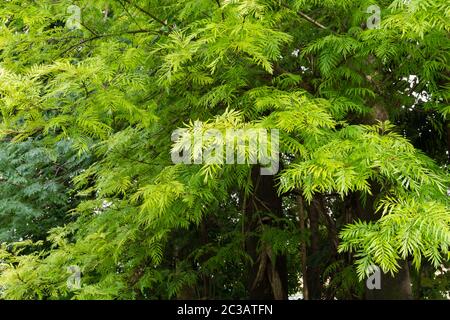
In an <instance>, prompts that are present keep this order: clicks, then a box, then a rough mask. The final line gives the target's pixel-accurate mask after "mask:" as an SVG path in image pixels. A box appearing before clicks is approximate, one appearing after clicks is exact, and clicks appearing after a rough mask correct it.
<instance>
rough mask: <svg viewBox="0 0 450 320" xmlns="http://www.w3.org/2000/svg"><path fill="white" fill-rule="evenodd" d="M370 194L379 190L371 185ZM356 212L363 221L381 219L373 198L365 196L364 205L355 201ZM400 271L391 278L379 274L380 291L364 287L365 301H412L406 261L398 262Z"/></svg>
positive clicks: (377, 192) (387, 275) (388, 275)
mask: <svg viewBox="0 0 450 320" xmlns="http://www.w3.org/2000/svg"><path fill="white" fill-rule="evenodd" d="M372 192H373V194H374V195H377V194H379V188H378V187H377V186H375V185H374V184H373V186H372ZM357 203H358V205H357V208H355V209H357V211H358V212H359V213H360V215H359V218H360V219H361V220H363V221H376V220H378V219H380V218H381V215H380V214H379V213H376V212H375V208H374V206H375V197H374V196H367V201H366V203H362V201H361V200H359V201H357ZM399 264H400V270H399V271H398V272H397V273H396V274H394V277H392V276H391V275H390V274H385V273H383V272H382V274H381V289H373V290H369V289H367V287H366V294H365V297H366V299H369V300H409V299H412V286H411V277H410V273H409V265H408V262H407V261H404V260H403V261H399Z"/></svg>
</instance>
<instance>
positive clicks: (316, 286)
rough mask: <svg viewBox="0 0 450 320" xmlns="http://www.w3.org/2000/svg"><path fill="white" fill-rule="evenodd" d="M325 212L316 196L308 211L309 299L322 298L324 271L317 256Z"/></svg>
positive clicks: (318, 197) (307, 275) (307, 276)
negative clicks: (321, 223) (322, 217)
mask: <svg viewBox="0 0 450 320" xmlns="http://www.w3.org/2000/svg"><path fill="white" fill-rule="evenodd" d="M322 210H323V204H322V198H321V197H320V196H315V197H314V199H313V201H312V202H311V205H310V207H309V210H308V217H309V231H310V232H311V237H310V245H309V247H308V252H309V255H308V263H307V274H306V279H307V284H308V293H309V298H310V299H312V300H318V299H320V298H321V297H322V283H321V274H322V270H321V269H320V267H319V265H318V264H317V261H318V259H316V258H317V255H318V253H319V249H320V248H319V242H320V235H319V218H320V215H321V211H322Z"/></svg>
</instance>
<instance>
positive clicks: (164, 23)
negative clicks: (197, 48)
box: [123, 0, 173, 31]
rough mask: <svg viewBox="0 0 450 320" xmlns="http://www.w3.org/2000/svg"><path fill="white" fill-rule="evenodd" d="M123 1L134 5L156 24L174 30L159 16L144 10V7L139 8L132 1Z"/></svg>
mask: <svg viewBox="0 0 450 320" xmlns="http://www.w3.org/2000/svg"><path fill="white" fill-rule="evenodd" d="M123 1H125V2H126V3H128V4H130V5H132V6H133V7H135V8H136V9H138V10H139V11H141V12H142V13H145V14H146V15H148V16H149V17H150V18H152V19H153V20H155V21H156V22H159V23H160V24H162V25H163V26H165V27H167V28H169V30H170V31H172V30H173V28H172V27H171V26H170V25H169V24H167V22H166V21H163V20H161V19H159V18H158V17H157V16H155V15H154V14H153V13H151V12H149V11H147V10H145V9H144V8H142V7H139V6H138V5H137V4H134V3H132V2H131V1H130V0H123Z"/></svg>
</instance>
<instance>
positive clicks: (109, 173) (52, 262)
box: [0, 0, 450, 299]
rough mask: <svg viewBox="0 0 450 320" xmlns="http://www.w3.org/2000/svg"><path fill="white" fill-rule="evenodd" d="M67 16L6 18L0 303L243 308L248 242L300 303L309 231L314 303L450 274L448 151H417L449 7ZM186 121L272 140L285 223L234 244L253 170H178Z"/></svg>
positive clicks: (154, 8) (232, 6) (271, 7)
mask: <svg viewBox="0 0 450 320" xmlns="http://www.w3.org/2000/svg"><path fill="white" fill-rule="evenodd" d="M73 2H74V3H72V1H69V0H60V1H53V0H41V1H31V0H13V1H5V2H4V3H2V5H0V112H1V122H0V132H1V133H2V137H3V142H2V144H1V145H0V174H1V176H0V178H1V181H0V195H1V198H2V199H1V201H0V211H1V213H0V232H1V233H0V241H1V242H2V243H3V244H2V247H1V249H0V297H1V298H5V299H137V298H139V299H172V298H222V299H228V298H245V297H247V296H248V295H249V291H251V286H249V284H248V274H249V266H250V265H252V264H253V263H257V262H258V263H261V261H262V260H261V259H259V260H258V261H253V260H254V259H253V260H252V257H251V256H250V254H249V253H248V252H247V251H246V241H247V240H248V238H250V237H257V238H258V248H257V249H258V252H259V253H263V254H261V256H260V257H266V256H267V257H268V258H267V259H269V260H271V259H272V260H273V261H275V260H276V259H278V258H279V257H281V256H284V257H286V259H287V264H286V265H287V274H288V281H289V288H288V289H289V293H295V292H298V291H299V290H301V288H302V285H301V284H300V283H299V281H298V279H299V278H300V277H301V276H305V275H304V274H303V271H304V270H302V268H301V263H300V262H301V259H305V257H302V256H301V255H300V249H299V248H300V246H301V244H302V243H303V244H305V245H306V246H308V250H309V246H310V238H311V237H312V236H314V234H316V235H317V236H318V239H319V242H320V246H319V248H316V249H314V250H316V252H313V253H312V254H311V256H310V257H308V263H311V264H312V265H314V266H316V267H318V268H319V269H320V270H321V274H320V277H321V280H322V288H323V290H322V292H321V294H322V297H323V298H344V299H348V298H361V297H362V291H363V290H362V289H361V280H362V279H363V278H364V277H365V275H366V273H367V272H368V267H369V266H370V265H371V264H377V265H379V266H380V267H381V268H382V270H383V271H384V272H386V273H387V272H391V273H395V272H397V271H398V270H399V266H400V263H399V261H401V260H410V261H411V262H412V265H413V266H414V267H415V268H417V269H419V268H430V266H432V267H433V268H432V269H430V270H434V268H438V269H439V268H440V269H442V268H445V266H448V259H449V257H450V256H449V246H450V204H449V200H448V195H447V189H448V188H449V182H450V181H449V176H448V172H447V170H448V169H447V167H446V164H445V163H444V162H445V156H443V155H445V151H446V150H445V146H443V145H445V143H444V144H433V146H434V145H436V147H433V148H431V149H432V151H430V152H428V151H429V150H423V151H421V150H419V149H418V148H417V146H418V145H419V146H421V143H422V145H423V144H425V145H426V144H427V143H428V141H435V140H436V141H437V140H439V141H443V140H444V139H445V133H446V132H447V130H450V129H449V128H448V120H447V119H448V116H449V114H450V111H449V110H450V109H449V108H450V105H449V103H448V98H449V92H450V91H449V89H450V85H449V82H448V80H449V75H450V67H449V66H450V65H449V59H450V56H449V54H450V51H449V49H450V48H449V47H450V41H449V38H448V35H449V33H448V32H449V31H450V24H449V21H450V7H449V5H448V1H446V0H411V1H409V3H408V4H405V3H404V1H402V0H395V1H387V0H386V1H384V0H383V1H379V2H378V5H379V6H380V7H381V9H382V12H381V17H382V20H381V25H380V28H378V29H368V28H367V26H366V21H367V19H368V17H369V16H370V14H368V13H367V12H366V9H367V8H368V7H369V6H370V5H373V4H375V2H374V1H365V0H327V1H316V0H293V1H279V0H216V1H213V0H182V1H180V0H176V1H175V0H165V1H156V0H146V1H144V0H102V1H88V0H80V1H73ZM72 4H76V5H77V6H79V7H80V8H81V17H82V20H81V23H80V29H77V28H75V29H73V30H70V29H69V28H67V27H66V26H65V23H66V21H67V19H68V18H69V16H70V13H68V12H67V8H68V7H69V6H70V5H72ZM412 79H416V80H412ZM405 115H407V116H409V115H415V116H416V117H415V118H414V119H415V120H414V121H416V122H415V123H414V122H412V123H411V122H407V121H405V120H404V119H405V117H406V116H405ZM422 115H423V116H422ZM411 118H413V117H412V116H411ZM195 121H202V122H203V124H204V130H206V129H211V128H215V129H218V130H220V131H222V132H224V131H225V130H226V129H257V128H267V129H275V128H276V129H279V130H280V152H281V160H282V171H281V172H279V173H278V174H277V175H276V176H275V177H274V179H276V183H277V187H278V190H277V191H278V193H279V196H280V197H282V200H283V208H282V217H279V216H275V215H274V214H273V213H272V212H258V215H260V217H263V216H270V217H271V219H272V221H273V223H272V224H271V225H265V224H263V223H261V224H260V225H258V227H257V228H255V229H254V230H251V231H248V230H245V226H246V223H247V222H246V221H245V219H244V217H245V214H244V212H245V210H246V206H247V205H248V203H247V202H246V201H247V200H248V199H249V198H251V196H252V194H254V192H255V189H256V186H255V185H254V184H253V183H252V176H251V172H252V168H251V166H250V165H225V164H222V165H218V164H196V165H183V164H177V165H174V164H173V163H172V162H171V158H170V152H171V151H172V150H180V148H181V146H182V145H183V142H186V141H183V140H182V139H181V140H179V141H175V142H172V141H171V134H172V132H173V131H174V130H176V129H178V128H185V129H187V132H193V131H194V130H195V128H194V122H195ZM446 121H447V122H446ZM419 122H420V126H419V125H418V123H419ZM423 122H426V123H425V124H426V125H425V124H424V123H423ZM430 123H431V124H430ZM416 127H417V130H416ZM424 127H426V128H432V129H433V131H430V132H432V133H435V132H436V134H435V136H433V137H428V136H427V139H429V140H426V141H425V142H424V141H419V142H420V143H419V142H418V140H417V139H418V138H417V137H416V134H418V133H417V132H418V131H419V130H424V129H423V128H424ZM405 128H407V129H405ZM430 130H431V129H430ZM420 135H422V132H420ZM416 138H417V139H416ZM449 139H450V135H449ZM227 143H229V141H228V142H227ZM247 156H248V157H251V156H252V155H247ZM87 158H89V159H92V163H90V164H89V165H87V164H86V159H87ZM443 159H444V160H443ZM4 183H6V184H4ZM21 186H22V187H21ZM297 197H300V198H304V199H305V200H306V201H305V208H304V209H305V211H306V213H311V212H312V211H313V208H314V203H315V201H318V200H317V199H322V200H320V201H322V205H323V207H324V210H323V212H322V215H321V216H320V218H319V227H318V228H317V230H313V229H312V227H311V223H310V221H309V222H307V224H306V229H305V230H302V229H301V228H300V227H299V221H298V219H299V218H298V217H299V214H298V212H301V210H303V208H302V205H299V203H298V202H297V201H296V199H297ZM75 199H76V200H75ZM355 199H356V200H355ZM79 200H80V202H79V203H78V201H79ZM352 201H358V203H359V204H360V205H358V206H356V205H355V206H351V207H350V209H349V208H348V204H349V203H352ZM267 211H270V210H267ZM370 211H374V212H371V213H370ZM306 213H305V214H306ZM368 213H369V215H370V214H372V216H373V217H375V216H376V214H378V215H379V217H378V218H377V219H375V218H374V219H365V220H364V219H362V218H361V217H363V216H367V214H368ZM306 216H307V214H306ZM309 219H310V218H309ZM307 220H308V218H307ZM45 233H48V237H47V241H49V242H50V243H51V245H50V246H46V245H45V244H43V243H41V242H32V241H28V240H33V241H35V240H41V239H43V237H44V236H43V235H44V234H45ZM338 234H339V238H338ZM310 236H311V237H310ZM330 239H331V240H332V241H331V242H332V245H334V244H333V243H334V241H335V242H336V247H335V248H333V249H330V245H329V242H330ZM22 240H23V241H22ZM337 242H339V243H337ZM330 250H331V251H333V252H331V251H330ZM311 251H313V249H312V248H311ZM334 251H335V252H334ZM266 253H267V255H266ZM74 265H77V266H79V267H80V268H81V271H82V286H81V288H79V289H76V290H71V289H70V288H68V287H67V285H66V280H67V278H68V276H69V275H70V274H69V273H68V272H67V267H69V266H74ZM427 270H428V269H427ZM442 270H443V269H442ZM430 272H431V271H430ZM442 274H443V276H442V277H445V274H446V273H445V272H444V271H443V272H442ZM211 275H213V276H211ZM427 279H428V280H430V279H432V280H433V281H437V282H439V281H440V282H439V283H441V284H442V283H444V282H443V281H444V280H439V279H438V277H434V276H430V277H428V278H427ZM327 280H330V281H327ZM430 281H431V280H430ZM418 290H419V291H420V289H418ZM444 291H445V289H439V290H437V291H433V292H431V293H430V292H420V293H419V295H418V296H419V297H421V298H423V297H442V294H445V292H444Z"/></svg>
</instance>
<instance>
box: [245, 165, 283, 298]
mask: <svg viewBox="0 0 450 320" xmlns="http://www.w3.org/2000/svg"><path fill="white" fill-rule="evenodd" d="M252 182H253V186H254V190H253V194H252V195H251V196H250V198H249V199H247V201H246V206H245V216H244V219H245V220H244V224H245V227H244V230H245V232H246V234H247V238H246V242H245V247H246V251H247V253H248V254H249V255H250V257H251V258H252V259H253V261H254V263H253V265H252V267H251V268H250V270H249V274H248V282H247V285H248V288H249V298H250V299H255V300H267V299H270V300H271V299H277V300H281V299H287V297H288V288H287V282H288V281H287V264H286V257H285V256H277V257H273V255H272V250H271V248H270V247H264V248H262V250H258V244H259V236H258V235H257V234H255V233H256V231H257V229H258V227H261V226H264V225H273V223H274V222H273V221H272V218H270V217H269V216H268V215H265V214H264V213H269V212H270V213H271V214H273V215H276V216H279V217H281V216H282V203H281V198H280V197H279V196H278V193H277V190H276V187H275V181H274V177H273V176H261V175H260V168H259V167H258V166H255V167H253V169H252Z"/></svg>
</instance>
